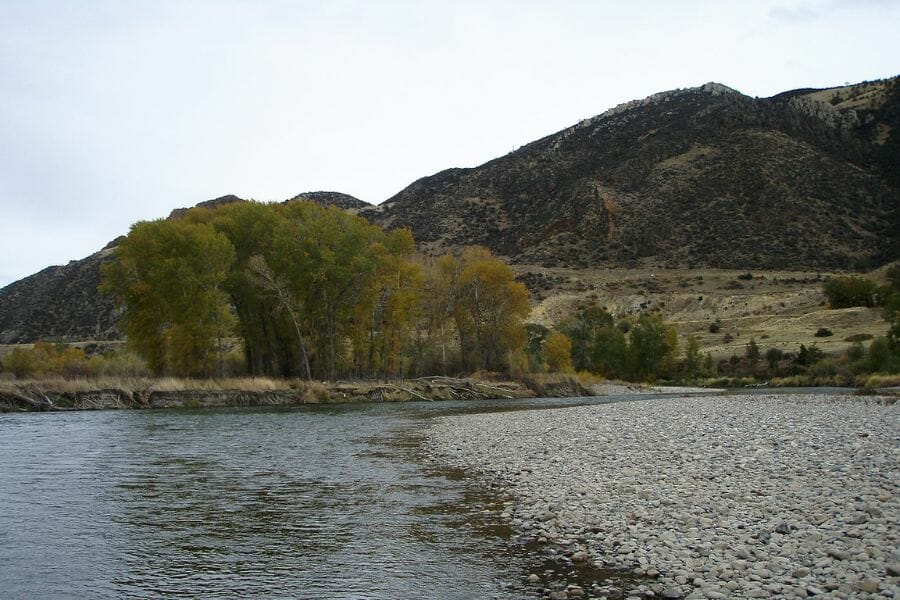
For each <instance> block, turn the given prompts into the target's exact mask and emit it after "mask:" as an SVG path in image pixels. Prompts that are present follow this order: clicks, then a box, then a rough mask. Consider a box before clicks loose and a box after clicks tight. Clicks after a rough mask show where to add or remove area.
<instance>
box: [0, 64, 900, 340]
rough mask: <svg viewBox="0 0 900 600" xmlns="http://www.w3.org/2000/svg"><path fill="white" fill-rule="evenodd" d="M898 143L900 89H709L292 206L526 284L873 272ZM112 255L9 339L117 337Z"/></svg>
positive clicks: (49, 300) (25, 287)
mask: <svg viewBox="0 0 900 600" xmlns="http://www.w3.org/2000/svg"><path fill="white" fill-rule="evenodd" d="M898 132H900V85H898V78H897V77H894V78H891V79H886V80H879V81H874V82H863V83H861V84H855V85H851V86H841V87H836V88H825V89H800V90H789V91H785V92H782V93H780V94H776V95H775V96H772V97H770V98H752V97H750V96H747V95H745V94H742V93H740V92H738V91H736V90H734V89H732V88H730V87H728V86H726V85H723V84H719V83H715V82H709V83H706V84H703V85H701V86H697V87H693V88H683V89H678V90H671V91H667V92H660V93H657V94H653V95H651V96H648V97H647V98H644V99H640V100H632V101H629V102H624V103H622V104H619V105H617V106H615V107H613V108H611V109H609V110H607V111H604V112H602V113H600V114H598V115H595V116H593V117H590V118H587V119H582V120H581V121H579V122H578V123H575V124H573V125H572V126H570V127H567V128H564V129H562V130H560V131H557V132H555V133H552V134H550V135H547V136H544V137H542V138H540V139H538V140H535V141H532V142H529V143H527V144H525V145H523V146H521V147H520V148H518V149H516V150H514V151H512V152H510V153H508V154H506V155H504V156H501V157H498V158H495V159H492V160H490V161H487V162H486V163H484V164H482V165H479V166H476V167H471V168H449V169H445V170H442V171H439V172H437V173H435V174H433V175H429V176H426V177H422V178H419V179H417V180H416V181H414V182H412V183H410V184H409V185H408V186H407V187H406V188H404V189H403V190H401V191H400V192H398V193H397V194H395V195H394V196H392V197H391V198H388V199H387V200H386V201H384V202H383V203H381V204H380V205H372V204H369V203H366V202H363V201H362V200H359V199H357V198H354V197H352V196H349V195H347V194H342V193H340V192H322V191H319V192H304V193H301V194H298V195H296V196H294V197H292V198H290V199H288V200H285V202H291V201H296V200H308V201H313V202H317V203H319V204H322V205H326V206H337V207H338V208H341V209H343V210H348V211H351V212H354V213H357V214H359V215H361V216H363V217H365V218H367V219H369V220H370V221H372V222H374V223H376V224H378V225H380V226H382V227H385V228H395V227H409V228H410V229H411V230H412V231H413V234H414V236H415V238H416V241H417V244H418V246H419V248H420V249H421V250H422V251H423V252H425V253H426V254H432V255H434V254H439V253H444V252H452V251H454V250H455V249H458V248H459V247H460V246H463V245H469V244H480V245H484V246H487V247H488V248H490V249H491V250H493V251H494V252H495V253H497V254H499V255H502V256H504V257H506V258H507V259H509V260H510V261H511V262H513V263H515V264H517V265H519V266H520V267H521V269H520V270H524V271H526V272H527V270H528V265H534V266H535V268H538V267H540V268H546V267H571V268H597V267H604V268H605V267H608V268H629V267H636V266H641V265H648V264H649V265H653V266H655V267H665V268H731V269H735V268H738V269H743V268H746V269H757V270H758V269H789V270H790V269H794V270H826V271H827V270H841V269H851V268H857V267H861V266H878V265H880V264H884V263H886V262H889V261H890V260H893V259H896V258H897V257H898V256H900V209H898V207H900V169H898V168H897V165H898V164H900V133H898ZM242 200H243V199H241V198H239V197H237V196H234V195H226V196H221V197H219V198H215V199H213V200H209V201H206V202H202V203H200V204H199V205H198V206H201V207H207V208H214V207H215V206H219V205H221V204H225V203H230V202H237V201H242ZM186 210H187V209H175V210H173V211H172V212H171V213H170V215H169V218H177V217H178V216H180V215H182V214H184V212H186ZM114 245H115V241H113V242H111V244H110V245H109V246H107V248H106V249H104V250H102V251H100V252H97V253H95V254H93V255H91V256H89V257H87V258H85V259H82V260H80V261H72V262H70V263H69V264H68V265H66V266H62V267H50V268H48V269H44V270H42V271H40V272H39V273H36V274H34V275H31V276H29V277H26V278H24V279H22V280H20V281H17V282H14V283H12V284H10V285H8V286H6V287H5V288H3V289H0V343H16V342H27V341H33V340H35V339H39V338H47V337H61V338H65V339H79V338H84V337H99V338H100V339H106V338H111V337H116V336H117V335H118V332H117V330H116V329H115V318H116V317H117V314H116V313H115V310H114V308H113V306H112V301H111V300H110V299H109V298H104V297H101V296H99V295H98V294H97V293H96V292H95V291H94V292H92V289H95V288H96V282H99V272H100V268H101V265H102V264H103V262H105V261H106V260H109V259H110V256H111V248H112V247H114ZM526 280H527V279H526ZM73 298H74V299H75V300H77V301H73Z"/></svg>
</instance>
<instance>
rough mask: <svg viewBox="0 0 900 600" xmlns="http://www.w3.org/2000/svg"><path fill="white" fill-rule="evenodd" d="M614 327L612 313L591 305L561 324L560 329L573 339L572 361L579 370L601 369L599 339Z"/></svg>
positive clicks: (594, 370) (593, 370) (595, 370)
mask: <svg viewBox="0 0 900 600" xmlns="http://www.w3.org/2000/svg"><path fill="white" fill-rule="evenodd" d="M612 327H613V317H612V315H611V314H609V313H608V312H607V311H606V309H604V308H601V307H599V306H589V307H587V308H585V309H584V310H582V311H580V312H578V313H577V314H576V315H575V316H574V317H572V318H571V319H568V320H566V321H564V322H563V323H562V324H561V325H560V331H561V332H562V333H565V334H566V335H567V336H568V337H569V339H570V340H571V341H572V362H573V363H574V365H575V368H576V369H577V370H579V371H592V372H597V371H599V370H600V365H599V364H598V363H597V362H596V359H597V356H596V352H595V350H596V345H597V340H598V337H599V336H601V335H602V334H603V332H605V331H606V330H609V329H612Z"/></svg>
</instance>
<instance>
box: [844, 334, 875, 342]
mask: <svg viewBox="0 0 900 600" xmlns="http://www.w3.org/2000/svg"><path fill="white" fill-rule="evenodd" d="M874 337H875V336H874V335H872V334H871V333H854V334H853V335H849V336H847V337H845V338H844V341H845V342H867V341H869V340H871V339H873V338H874Z"/></svg>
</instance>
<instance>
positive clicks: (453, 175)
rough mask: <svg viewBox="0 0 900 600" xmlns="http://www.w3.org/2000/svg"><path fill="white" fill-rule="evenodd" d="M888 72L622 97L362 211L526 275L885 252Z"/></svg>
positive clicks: (831, 265)
mask: <svg viewBox="0 0 900 600" xmlns="http://www.w3.org/2000/svg"><path fill="white" fill-rule="evenodd" d="M898 166H900V85H898V79H897V78H894V79H891V80H887V81H878V82H870V83H864V84H859V85H855V86H848V87H843V88H834V89H830V90H797V91H793V92H786V93H783V94H779V95H778V96H775V97H773V98H767V99H756V98H751V97H749V96H745V95H743V94H741V93H739V92H736V91H735V90H732V89H730V88H727V87H725V86H723V85H720V84H715V83H710V84H706V85H704V86H701V87H697V88H691V89H685V90H676V91H671V92H664V93H661V94H657V95H654V96H651V97H649V98H647V99H645V100H641V101H635V102H629V103H626V104H623V105H621V106H618V107H616V108H614V109H612V110H609V111H607V112H605V113H603V114H601V115H599V116H597V117H594V118H591V119H586V120H584V121H582V122H580V123H578V124H577V125H574V126H572V127H570V128H568V129H565V130H563V131H560V132H558V133H555V134H553V135H551V136H548V137H545V138H543V139H540V140H538V141H535V142H532V143H530V144H528V145H526V146H523V147H522V148H520V149H518V150H516V151H514V152H512V153H510V154H508V155H506V156H504V157H502V158H498V159H496V160H493V161H490V162H488V163H486V164H484V165H481V166H479V167H476V168H473V169H449V170H446V171H442V172H440V173H437V174H436V175H433V176H431V177H425V178H423V179H420V180H418V181H416V182H414V183H413V184H412V185H410V186H409V187H407V188H406V189H405V190H403V191H401V192H400V193H399V194H397V195H396V196H394V197H393V198H391V199H389V200H388V201H387V202H385V203H384V204H382V205H381V206H379V207H378V208H377V209H371V210H369V211H368V212H365V211H364V212H363V214H366V215H369V216H370V218H372V219H373V220H374V221H376V222H378V223H379V224H381V225H384V226H388V227H409V228H411V229H412V231H413V233H414V234H415V237H416V240H417V241H418V242H419V243H420V244H421V245H422V247H423V248H425V249H426V250H427V251H430V252H433V253H441V252H445V251H447V250H450V249H452V248H454V247H457V246H460V245H463V244H473V243H475V244H481V245H484V246H488V247H490V248H492V249H493V250H494V251H496V252H498V253H500V254H502V255H504V256H507V257H509V258H510V259H511V260H512V261H514V262H516V263H520V264H532V265H542V266H574V267H587V266H623V267H628V266H636V265H638V264H640V263H642V262H646V261H650V264H653V265H662V266H667V267H676V266H678V267H721V268H755V269H767V268H783V269H784V268H788V269H823V270H829V269H844V268H850V267H853V266H854V265H861V264H865V265H878V264H882V263H884V262H886V261H888V260H890V259H891V258H896V257H897V256H898V254H900V252H898V239H900V210H898V206H900V168H898Z"/></svg>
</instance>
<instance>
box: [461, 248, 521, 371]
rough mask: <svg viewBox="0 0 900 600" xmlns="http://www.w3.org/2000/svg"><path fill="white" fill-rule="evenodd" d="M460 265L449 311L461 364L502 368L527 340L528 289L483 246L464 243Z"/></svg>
mask: <svg viewBox="0 0 900 600" xmlns="http://www.w3.org/2000/svg"><path fill="white" fill-rule="evenodd" d="M459 266H460V269H459V275H458V279H457V281H456V286H455V293H454V309H453V314H454V319H455V321H456V329H457V332H458V333H459V338H460V348H461V355H462V360H463V366H464V367H467V368H469V369H471V368H481V369H489V370H503V369H505V368H506V367H507V366H508V365H509V357H510V354H511V353H512V352H514V351H517V350H520V349H521V348H522V347H524V345H525V341H526V337H525V329H524V326H523V321H524V319H525V317H526V316H528V312H529V309H530V308H529V305H528V290H527V289H525V286H524V285H522V284H521V283H519V282H517V281H515V278H514V276H513V272H512V269H510V268H509V266H508V265H506V264H505V263H504V262H502V261H500V260H498V259H497V258H495V257H494V256H493V255H492V254H491V253H490V251H489V250H487V249H486V248H481V247H478V246H473V247H468V248H466V249H464V250H463V252H462V255H461V256H460V265H459Z"/></svg>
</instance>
